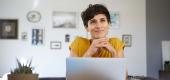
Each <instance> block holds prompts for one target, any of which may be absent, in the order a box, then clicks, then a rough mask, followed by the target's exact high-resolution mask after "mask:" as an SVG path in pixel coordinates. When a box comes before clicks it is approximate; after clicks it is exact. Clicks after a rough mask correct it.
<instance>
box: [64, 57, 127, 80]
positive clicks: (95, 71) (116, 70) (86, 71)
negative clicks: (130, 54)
mask: <svg viewBox="0 0 170 80" xmlns="http://www.w3.org/2000/svg"><path fill="white" fill-rule="evenodd" d="M66 79H67V80H125V79H126V59H125V58H75V57H70V58H67V59H66Z"/></svg>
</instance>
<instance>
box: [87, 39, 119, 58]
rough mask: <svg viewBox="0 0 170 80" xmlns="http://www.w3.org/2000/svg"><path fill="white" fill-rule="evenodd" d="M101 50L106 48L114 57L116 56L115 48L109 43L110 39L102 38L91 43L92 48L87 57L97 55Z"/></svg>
mask: <svg viewBox="0 0 170 80" xmlns="http://www.w3.org/2000/svg"><path fill="white" fill-rule="evenodd" d="M101 48H106V49H107V50H108V51H110V52H111V53H112V54H113V55H115V54H116V50H115V49H114V48H113V46H112V45H111V44H110V43H109V39H108V38H100V39H93V40H92V42H91V46H90V47H89V49H88V50H87V52H86V53H85V55H84V56H85V57H91V56H92V55H94V54H97V53H98V51H100V49H101Z"/></svg>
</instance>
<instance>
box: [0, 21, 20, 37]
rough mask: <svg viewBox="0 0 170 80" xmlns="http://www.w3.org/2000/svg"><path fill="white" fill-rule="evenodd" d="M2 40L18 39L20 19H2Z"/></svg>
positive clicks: (0, 34) (0, 33) (0, 35)
mask: <svg viewBox="0 0 170 80" xmlns="http://www.w3.org/2000/svg"><path fill="white" fill-rule="evenodd" d="M0 39H18V19H0Z"/></svg>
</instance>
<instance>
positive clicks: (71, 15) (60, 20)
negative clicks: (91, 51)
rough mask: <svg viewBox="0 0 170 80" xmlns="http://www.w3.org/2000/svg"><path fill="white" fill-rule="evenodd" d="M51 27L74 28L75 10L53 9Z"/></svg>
mask: <svg viewBox="0 0 170 80" xmlns="http://www.w3.org/2000/svg"><path fill="white" fill-rule="evenodd" d="M52 18H53V28H76V12H59V11H53V15H52Z"/></svg>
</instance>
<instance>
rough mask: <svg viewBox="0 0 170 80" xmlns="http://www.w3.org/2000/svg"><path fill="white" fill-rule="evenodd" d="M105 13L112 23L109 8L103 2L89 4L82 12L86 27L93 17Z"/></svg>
mask: <svg viewBox="0 0 170 80" xmlns="http://www.w3.org/2000/svg"><path fill="white" fill-rule="evenodd" d="M98 14H104V15H105V16H106V18H107V21H108V23H110V22H111V21H110V14H109V11H108V9H107V8H106V7H105V6H104V5H102V4H94V5H92V4H89V7H88V8H87V9H86V10H84V11H83V12H82V13H81V18H82V20H83V24H84V26H85V28H87V27H88V21H89V20H90V19H92V18H93V17H94V16H95V15H98Z"/></svg>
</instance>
